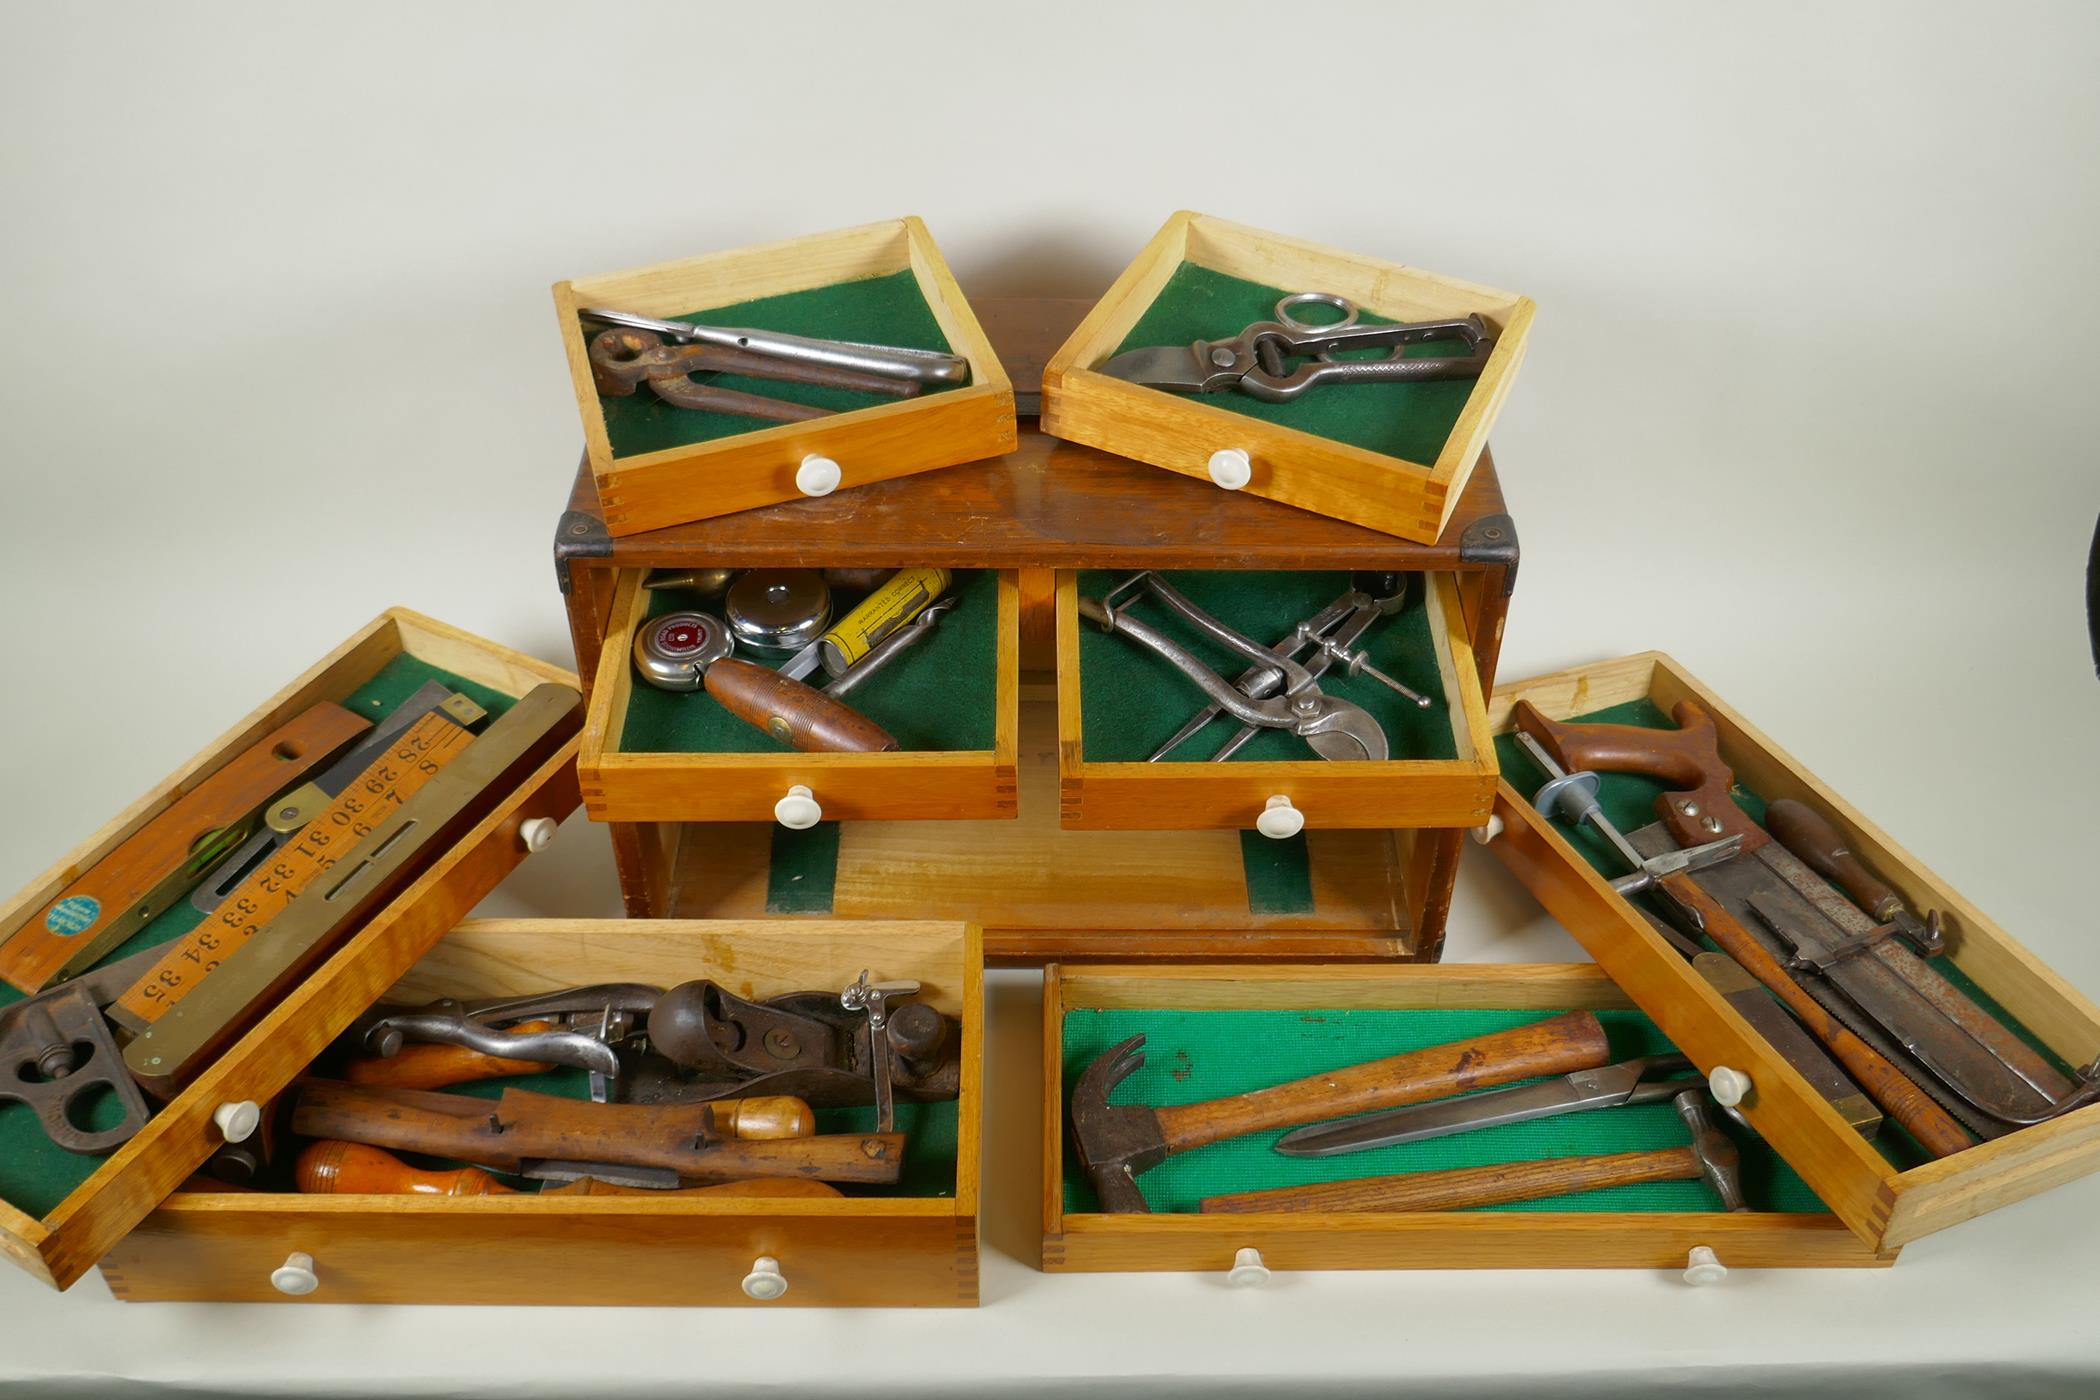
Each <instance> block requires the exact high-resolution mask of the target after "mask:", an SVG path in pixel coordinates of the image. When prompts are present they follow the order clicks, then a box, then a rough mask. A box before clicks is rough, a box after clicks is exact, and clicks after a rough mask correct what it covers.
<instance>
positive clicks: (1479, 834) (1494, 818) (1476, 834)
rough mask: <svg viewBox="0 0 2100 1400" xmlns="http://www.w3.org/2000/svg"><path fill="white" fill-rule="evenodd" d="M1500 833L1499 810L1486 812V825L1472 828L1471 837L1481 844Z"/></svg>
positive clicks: (1500, 819) (1500, 820)
mask: <svg viewBox="0 0 2100 1400" xmlns="http://www.w3.org/2000/svg"><path fill="white" fill-rule="evenodd" d="M1501 834H1502V814H1501V813H1500V812H1490V813H1488V819H1487V825H1486V826H1476V827H1474V828H1473V839H1474V840H1475V841H1478V842H1479V843H1480V844H1481V845H1483V846H1485V845H1486V844H1487V843H1488V842H1490V841H1492V840H1494V839H1495V838H1496V837H1497V836H1500V835H1501Z"/></svg>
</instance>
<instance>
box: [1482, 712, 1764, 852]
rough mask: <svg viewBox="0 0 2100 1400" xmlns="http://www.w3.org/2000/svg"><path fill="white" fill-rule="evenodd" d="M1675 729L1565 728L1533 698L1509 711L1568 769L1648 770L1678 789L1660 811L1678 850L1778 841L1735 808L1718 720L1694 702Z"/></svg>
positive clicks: (1746, 848)
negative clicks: (1733, 839)
mask: <svg viewBox="0 0 2100 1400" xmlns="http://www.w3.org/2000/svg"><path fill="white" fill-rule="evenodd" d="M1670 717H1671V718H1672V719H1674V720H1675V721H1676V722H1677V728H1675V729H1647V728H1643V727H1642V726H1640V725H1637V724H1562V723H1560V722H1559V721H1557V720H1551V719H1548V718H1546V716H1545V715H1544V714H1543V713H1541V712H1540V711H1539V709H1538V707H1537V706H1535V705H1533V704H1532V703H1531V702H1530V701H1529V700H1519V701H1518V702H1517V703H1516V705H1515V706H1514V707H1513V708H1512V709H1511V711H1510V719H1511V721H1512V722H1513V723H1515V725H1516V726H1517V728H1519V729H1521V730H1523V731H1524V732H1525V733H1527V734H1529V735H1530V736H1531V737H1532V738H1534V739H1537V740H1538V741H1539V742H1540V743H1542V744H1544V745H1545V746H1546V747H1547V748H1548V749H1550V750H1552V753H1553V757H1554V758H1555V759H1557V760H1558V761H1559V762H1560V766H1561V767H1562V768H1565V769H1567V770H1568V771H1569V772H1571V773H1573V772H1579V771H1581V770H1583V769H1585V768H1590V769H1596V770H1597V771H1599V772H1605V773H1642V774H1645V775H1647V776H1648V777H1651V778H1654V779H1656V780H1657V781H1659V782H1662V783H1665V784H1668V785H1669V786H1670V787H1671V788H1672V789H1673V790H1672V791H1669V792H1665V793H1663V795H1662V796H1661V797H1659V798H1657V799H1656V802H1655V812H1656V815H1657V816H1659V817H1661V818H1662V821H1663V824H1664V825H1665V826H1667V827H1668V828H1669V829H1670V835H1671V836H1673V837H1675V838H1676V840H1677V844H1678V845H1680V846H1698V845H1703V844H1704V843H1706V842H1708V841H1713V840H1716V839H1718V838H1720V837H1724V836H1740V837H1741V838H1742V844H1741V846H1740V848H1739V851H1740V853H1741V854H1744V855H1747V854H1749V853H1750V852H1751V851H1754V850H1756V849H1757V848H1758V847H1759V846H1762V845H1764V844H1765V843H1766V842H1767V841H1770V840H1771V839H1772V838H1771V837H1770V836H1768V835H1766V834H1765V830H1764V828H1763V827H1761V826H1759V825H1758V824H1757V823H1756V822H1754V821H1751V820H1750V818H1749V816H1748V815H1747V814H1745V813H1744V811H1743V809H1742V808H1740V807H1738V806H1736V805H1735V799H1734V798H1733V797H1731V796H1730V795H1729V789H1730V788H1732V787H1734V786H1735V770H1734V769H1732V768H1730V767H1729V766H1728V764H1727V763H1725V762H1724V761H1723V760H1722V758H1721V748H1720V742H1719V738H1718V736H1717V734H1716V733H1715V730H1714V722H1713V718H1712V717H1711V716H1710V715H1708V714H1707V713H1706V711H1704V710H1702V709H1700V708H1699V707H1698V706H1697V705H1695V704H1693V703H1692V702H1691V701H1689V700H1683V701H1679V702H1678V704H1677V706H1676V708H1675V709H1673V710H1672V711H1671V712H1670Z"/></svg>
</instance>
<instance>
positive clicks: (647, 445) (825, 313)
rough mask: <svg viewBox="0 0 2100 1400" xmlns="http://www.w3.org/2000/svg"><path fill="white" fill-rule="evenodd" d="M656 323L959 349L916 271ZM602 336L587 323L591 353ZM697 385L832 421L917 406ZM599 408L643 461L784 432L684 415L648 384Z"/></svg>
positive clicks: (765, 422)
mask: <svg viewBox="0 0 2100 1400" xmlns="http://www.w3.org/2000/svg"><path fill="white" fill-rule="evenodd" d="M614 309H616V310H617V309H619V308H614ZM657 319H658V320H663V321H690V322H694V323H700V322H706V323H710V324H713V325H718V326H744V327H750V328H752V329H756V330H768V331H787V332H789V333H791V334H794V335H806V336H815V337H819V338H822V339H826V340H857V341H861V342H864V343H870V344H879V345H894V346H897V347H898V348H900V349H911V350H940V351H949V350H952V349H953V348H954V347H953V346H951V345H949V344H948V338H947V337H946V336H944V335H942V334H941V326H940V322H938V321H936V320H935V319H934V315H933V308H932V307H930V306H928V305H927V304H926V295H925V293H924V292H923V291H922V290H921V289H920V287H919V279H918V278H917V277H916V276H914V275H913V274H912V271H911V269H910V268H905V269H903V270H901V271H898V272H892V273H889V274H887V275H883V276H876V277H862V278H858V279H856V280H854V281H851V282H835V283H833V284H832V285H830V286H828V287H812V288H810V289H808V290H806V291H800V292H788V293H785V294H783V295H780V296H771V297H760V298H758V299H757V300H755V301H742V302H737V303H735V304H734V305H730V306H715V307H708V308H706V309H703V310H699V311H689V312H684V313H681V314H680V315H677V316H660V317H658V318H657ZM604 329H605V328H604V327H603V326H600V325H598V324H597V323H595V322H592V321H585V322H584V323H583V341H584V346H585V349H586V351H588V349H589V346H590V343H591V340H592V339H593V338H594V337H595V336H596V335H597V334H598V333H599V332H600V331H602V330H604ZM692 378H693V380H694V382H696V383H702V384H708V385H712V386H714V387H716V388H722V389H734V390H737V391H738V392H740V393H745V394H757V395H759V396H760V397H761V398H768V399H784V400H787V401H788V402H790V403H800V404H809V405H811V406H812V407H815V408H822V409H828V410H830V411H831V412H833V413H847V412H850V411H852V410H853V409H856V408H878V407H880V406H881V405H883V404H887V403H898V402H917V401H918V400H917V399H913V400H903V401H900V400H898V399H893V398H889V397H887V396H885V395H882V394H864V393H859V392H856V391H854V390H850V389H830V388H825V387H822V386H820V385H815V384H786V383H782V382H780V381H778V380H773V379H752V378H750V377H748V376H745V375H740V374H703V375H694V376H692ZM960 387H961V386H960V385H954V384H939V385H934V384H929V385H927V386H925V387H924V388H922V389H921V390H920V391H919V394H918V399H926V398H931V397H933V396H934V395H936V394H943V393H946V392H947V391H948V390H950V389H954V388H960ZM598 404H599V407H600V408H601V409H602V410H603V412H604V414H605V435H606V438H607V440H608V441H609V442H610V443H611V444H612V455H613V456H614V457H616V458H618V457H639V456H642V455H643V454H645V453H650V452H661V451H664V450H665V449H666V448H672V447H691V446H694V445H696V444H699V443H703V442H714V441H716V440H717V439H720V438H726V437H735V436H736V435H737V434H739V433H749V432H755V431H757V430H758V429H761V428H772V427H777V426H779V425H778V424H776V423H774V422H773V421H772V420H770V419H765V418H747V417H745V416H743V415H742V414H735V413H709V412H704V411H702V410H700V409H692V408H679V407H678V406H677V405H675V404H670V403H666V402H664V400H662V399H660V398H658V397H657V396H656V393H655V391H654V390H652V389H650V388H649V387H648V386H647V385H646V384H645V385H642V386H640V387H639V388H638V389H637V390H636V391H635V392H634V393H633V394H629V395H624V396H620V395H610V394H600V395H599V396H598ZM817 421H819V422H821V421H822V420H821V419H820V420H817Z"/></svg>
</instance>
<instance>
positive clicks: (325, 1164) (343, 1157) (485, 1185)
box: [205, 1139, 839, 1199]
mask: <svg viewBox="0 0 2100 1400" xmlns="http://www.w3.org/2000/svg"><path fill="white" fill-rule="evenodd" d="M292 1179H293V1181H294V1183H295V1184H296V1185H297V1186H298V1188H299V1190H300V1192H301V1193H302V1194H304V1195H308V1196H511V1195H518V1194H521V1193H519V1192H518V1191H517V1190H516V1189H515V1188H513V1187H509V1186H505V1185H504V1184H503V1183H502V1182H500V1181H498V1180H496V1178H495V1177H493V1176H491V1175H489V1174H488V1173H487V1172H485V1171H483V1170H482V1169H481V1168H479V1167H461V1168H459V1169H458V1170H456V1171H429V1170H425V1169H423V1168H420V1167H412V1166H410V1165H409V1164H408V1163H406V1162H404V1161H402V1160H401V1159H400V1158H399V1157H396V1156H395V1155H394V1154H392V1153H391V1152H382V1151H380V1150H379V1149H378V1148H376V1147H366V1146H365V1145H364V1144H363V1143H357V1142H342V1141H339V1140H330V1139H323V1140H321V1141H319V1142H315V1143H311V1144H309V1145H308V1147H307V1148H306V1150H305V1151H304V1152H301V1153H300V1154H299V1161H298V1163H297V1165H296V1166H295V1167H294V1168H293V1171H292ZM205 1189H217V1188H205ZM537 1194H539V1195H542V1196H761V1197H778V1198H782V1199H787V1198H795V1197H818V1196H837V1195H838V1194H839V1189H838V1188H837V1187H836V1186H831V1185H827V1184H826V1183H824V1182H821V1181H803V1180H799V1179H797V1178H794V1177H783V1178H779V1179H777V1180H753V1181H725V1182H722V1183H720V1184H718V1185H714V1186H691V1187H685V1188H682V1189H677V1190H667V1191H652V1190H649V1189H647V1188H646V1187H640V1186H616V1185H614V1184H613V1183H611V1182H608V1181H597V1180H594V1179H592V1178H590V1177H585V1178H583V1179H582V1180H580V1181H571V1182H568V1183H567V1184H565V1185H561V1186H548V1187H545V1188H543V1189H542V1190H540V1191H539V1192H538V1193H537Z"/></svg>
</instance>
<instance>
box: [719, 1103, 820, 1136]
mask: <svg viewBox="0 0 2100 1400" xmlns="http://www.w3.org/2000/svg"><path fill="white" fill-rule="evenodd" d="M708 1107H709V1108H711V1109H713V1110H714V1125H715V1131H716V1132H718V1133H720V1134H721V1135H722V1136H723V1137H726V1138H743V1139H744V1140H746V1141H748V1142H773V1141H778V1140H780V1139H782V1138H806V1137H815V1136H816V1133H817V1115H816V1114H814V1113H812V1112H811V1111H810V1107H809V1105H808V1104H806V1103H804V1102H803V1101H802V1100H800V1099H791V1098H788V1097H787V1096H786V1095H784V1094H783V1095H769V1096H766V1097H761V1098H755V1099H716V1100H714V1101H713V1102H711V1103H709V1104H708Z"/></svg>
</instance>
